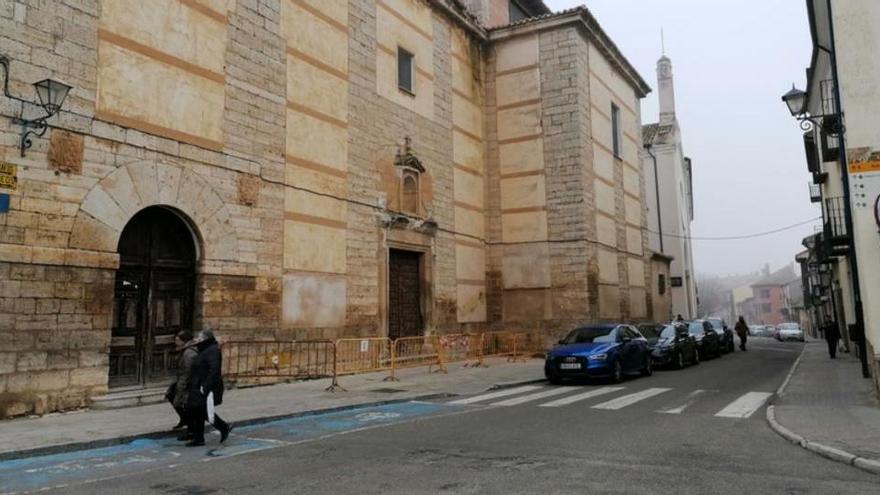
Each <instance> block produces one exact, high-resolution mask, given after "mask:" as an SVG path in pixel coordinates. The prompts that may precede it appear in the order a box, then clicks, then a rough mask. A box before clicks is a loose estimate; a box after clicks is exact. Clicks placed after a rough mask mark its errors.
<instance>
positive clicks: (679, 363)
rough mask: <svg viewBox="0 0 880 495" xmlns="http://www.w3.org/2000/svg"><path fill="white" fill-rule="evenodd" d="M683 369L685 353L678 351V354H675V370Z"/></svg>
mask: <svg viewBox="0 0 880 495" xmlns="http://www.w3.org/2000/svg"><path fill="white" fill-rule="evenodd" d="M682 368H684V353H683V352H681V351H678V353H676V354H675V369H677V370H680V369H682Z"/></svg>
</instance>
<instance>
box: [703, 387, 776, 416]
mask: <svg viewBox="0 0 880 495" xmlns="http://www.w3.org/2000/svg"><path fill="white" fill-rule="evenodd" d="M772 395H773V394H771V393H769V392H749V393H747V394H745V395H743V396H741V397H740V398H738V399H736V400H735V401H733V402H731V403H730V404H728V405H727V406H726V407H725V408H724V409H722V410H720V411H718V412H717V413H716V414H715V416H718V417H719V418H742V419H745V418H749V417H751V415H752V414H755V411H757V410H758V409H761V406H763V405H764V403H765V402H767V399H769V398H770V396H772Z"/></svg>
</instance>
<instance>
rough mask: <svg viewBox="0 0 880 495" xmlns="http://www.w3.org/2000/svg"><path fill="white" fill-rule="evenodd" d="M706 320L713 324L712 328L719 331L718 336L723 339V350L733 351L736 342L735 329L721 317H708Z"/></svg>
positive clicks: (725, 351)
mask: <svg viewBox="0 0 880 495" xmlns="http://www.w3.org/2000/svg"><path fill="white" fill-rule="evenodd" d="M706 321H708V322H709V324H711V325H712V328H714V329H715V332H716V333H718V336H719V337H720V339H721V352H724V353H728V352H733V350H734V348H735V344H734V343H733V330H731V329H730V328H729V327H728V326H727V323H725V322H724V320H722V319H721V318H706Z"/></svg>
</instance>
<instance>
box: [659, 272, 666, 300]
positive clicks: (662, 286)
mask: <svg viewBox="0 0 880 495" xmlns="http://www.w3.org/2000/svg"><path fill="white" fill-rule="evenodd" d="M657 292H658V293H659V294H660V295H663V294H666V275H665V274H663V273H661V274H659V275H657Z"/></svg>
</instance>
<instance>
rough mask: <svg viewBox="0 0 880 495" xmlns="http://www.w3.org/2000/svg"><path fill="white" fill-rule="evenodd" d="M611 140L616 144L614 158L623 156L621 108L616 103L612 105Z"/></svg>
mask: <svg viewBox="0 0 880 495" xmlns="http://www.w3.org/2000/svg"><path fill="white" fill-rule="evenodd" d="M611 134H612V136H611V139H612V142H613V144H614V156H615V157H616V158H620V156H621V150H620V146H621V144H622V143H621V139H620V137H621V134H620V108H619V107H618V106H617V105H615V104H614V103H612V104H611Z"/></svg>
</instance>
